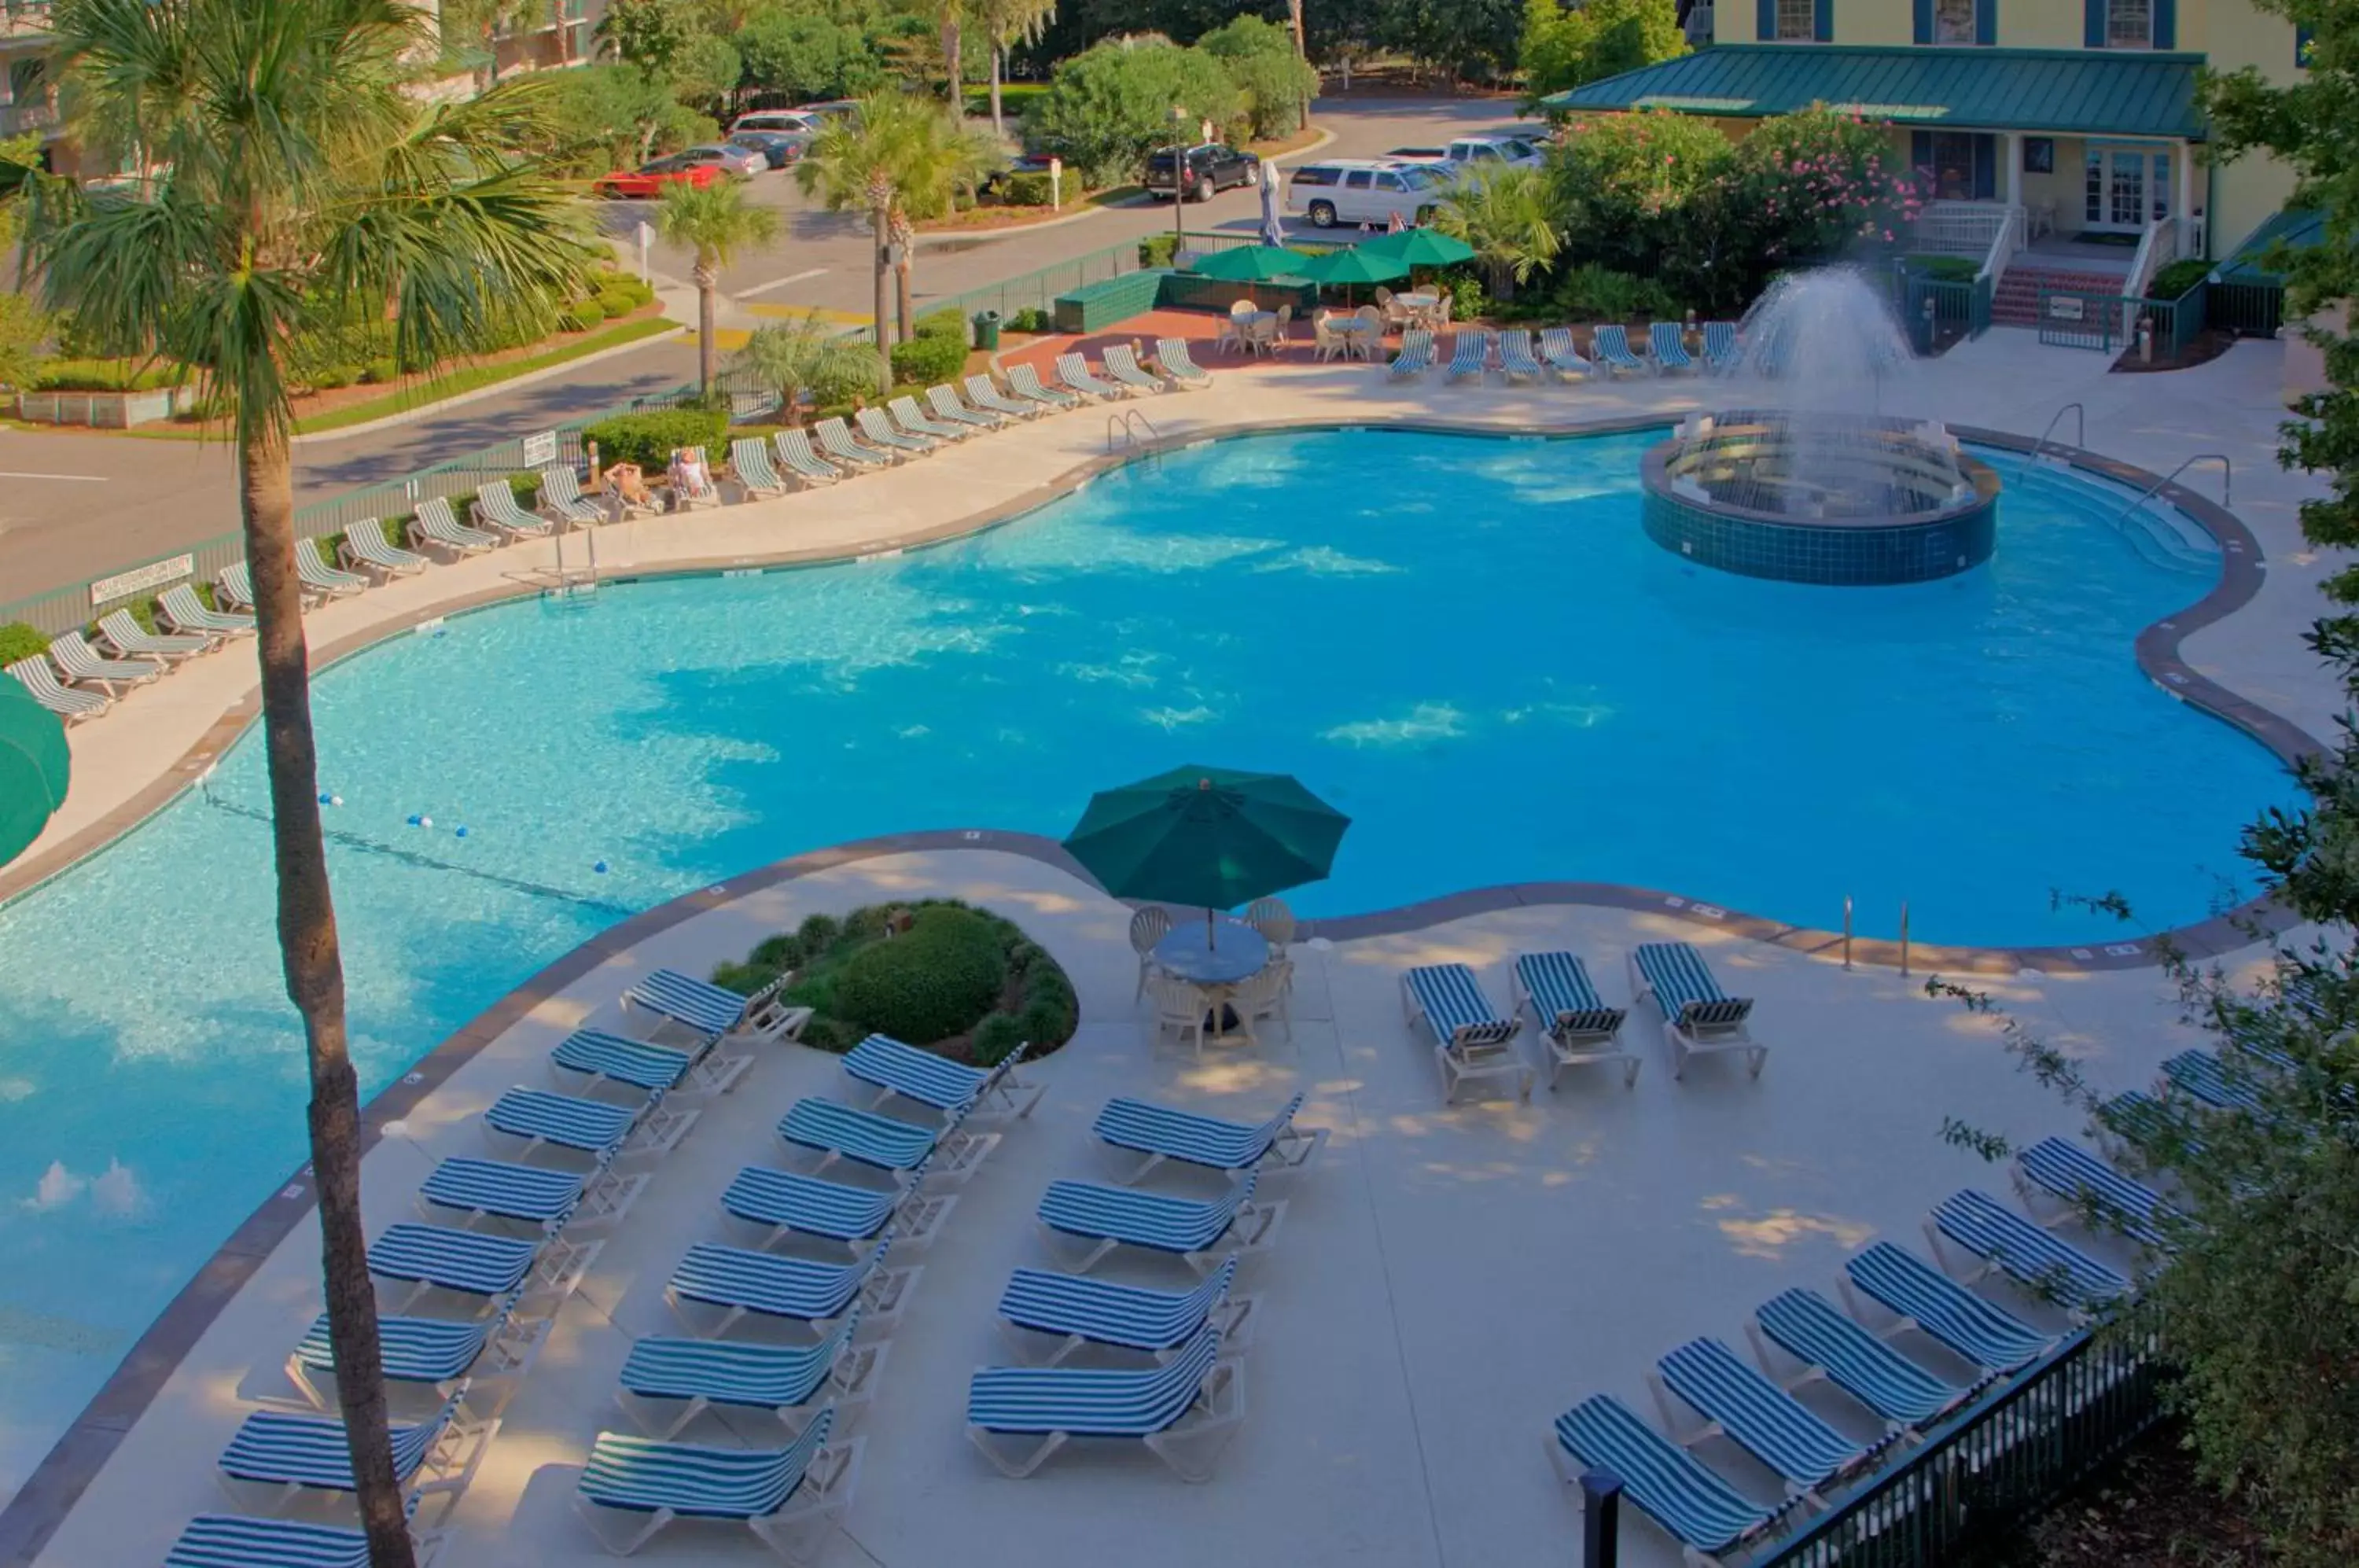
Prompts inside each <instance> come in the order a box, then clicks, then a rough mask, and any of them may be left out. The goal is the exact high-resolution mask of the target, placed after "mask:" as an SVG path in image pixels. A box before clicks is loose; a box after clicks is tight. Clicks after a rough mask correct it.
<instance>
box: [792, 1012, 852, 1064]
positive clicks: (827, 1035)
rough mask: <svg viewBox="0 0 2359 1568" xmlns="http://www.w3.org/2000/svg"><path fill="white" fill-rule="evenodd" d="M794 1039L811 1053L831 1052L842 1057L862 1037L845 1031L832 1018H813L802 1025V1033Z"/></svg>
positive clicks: (847, 1030) (850, 1031) (849, 1030)
mask: <svg viewBox="0 0 2359 1568" xmlns="http://www.w3.org/2000/svg"><path fill="white" fill-rule="evenodd" d="M796 1038H797V1039H799V1040H801V1041H802V1043H803V1044H805V1045H808V1046H810V1048H811V1049H812V1050H813V1051H833V1052H834V1053H835V1054H836V1055H838V1056H842V1055H843V1053H844V1052H845V1051H850V1050H851V1049H852V1048H853V1046H855V1045H858V1044H859V1043H860V1041H861V1040H862V1038H863V1037H862V1036H861V1034H860V1033H859V1031H858V1030H856V1029H846V1028H845V1027H844V1026H843V1025H842V1024H840V1023H838V1022H836V1020H835V1019H833V1018H819V1017H816V1016H814V1017H813V1018H811V1020H810V1022H809V1023H807V1024H805V1025H803V1032H802V1033H801V1034H800V1035H799V1036H797V1037H796Z"/></svg>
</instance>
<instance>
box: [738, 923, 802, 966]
mask: <svg viewBox="0 0 2359 1568" xmlns="http://www.w3.org/2000/svg"><path fill="white" fill-rule="evenodd" d="M745 962H746V963H748V964H760V965H761V966H762V967H763V968H765V969H768V970H772V971H774V972H776V973H777V974H780V975H784V974H786V973H787V972H788V970H791V969H797V968H799V967H801V965H802V962H803V942H802V938H800V937H799V936H797V935H796V934H795V933H794V932H792V931H780V932H778V934H777V935H776V936H766V937H764V938H763V939H762V940H761V941H759V942H756V943H755V944H754V951H753V952H752V953H749V954H747V955H746V959H745Z"/></svg>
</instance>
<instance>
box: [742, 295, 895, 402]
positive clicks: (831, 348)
mask: <svg viewBox="0 0 2359 1568" xmlns="http://www.w3.org/2000/svg"><path fill="white" fill-rule="evenodd" d="M729 364H730V367H731V368H732V369H734V370H737V371H739V372H742V373H743V374H745V376H750V377H751V378H752V379H754V380H755V381H756V382H758V383H760V384H761V385H762V386H764V387H768V388H770V389H771V390H772V391H774V392H776V393H777V395H778V400H779V405H780V407H781V408H783V409H784V410H785V416H786V421H787V423H788V424H789V425H794V424H799V423H800V422H801V420H802V403H803V399H804V398H805V397H809V398H810V400H811V401H812V402H813V403H818V404H828V403H843V402H848V401H850V400H851V399H852V398H853V397H855V396H857V395H858V394H860V393H862V392H865V391H867V390H868V389H869V388H870V387H874V386H875V385H876V351H875V349H873V348H871V347H869V346H867V345H866V344H864V343H853V342H851V341H850V340H848V339H845V338H842V337H838V336H837V335H836V333H835V330H834V329H833V328H832V327H830V326H828V325H827V324H826V323H824V322H822V321H821V320H820V319H819V316H818V314H817V312H813V313H812V314H810V315H808V316H805V317H804V318H803V319H802V320H801V321H796V322H793V323H790V324H782V325H779V326H775V327H763V328H761V329H760V330H758V331H757V332H755V333H754V334H753V335H752V336H751V337H749V338H747V339H746V340H745V347H744V348H742V349H739V350H738V351H737V352H736V354H734V355H732V356H731V358H730V361H729Z"/></svg>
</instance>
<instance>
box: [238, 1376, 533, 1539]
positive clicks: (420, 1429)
mask: <svg viewBox="0 0 2359 1568" xmlns="http://www.w3.org/2000/svg"><path fill="white" fill-rule="evenodd" d="M391 1430H392V1434H393V1470H394V1475H395V1478H396V1479H397V1480H398V1481H399V1482H400V1483H401V1488H402V1490H403V1492H404V1493H406V1494H408V1496H410V1497H425V1496H430V1495H432V1494H435V1493H443V1492H458V1491H462V1490H463V1489H464V1488H465V1486H466V1485H467V1482H468V1481H469V1480H470V1479H472V1478H473V1475H474V1473H475V1466H476V1465H480V1464H481V1463H483V1457H484V1450H485V1449H486V1448H488V1447H489V1446H490V1445H491V1440H492V1438H493V1436H494V1435H495V1433H496V1432H498V1430H499V1423H498V1422H497V1421H477V1420H475V1419H474V1418H473V1417H471V1416H469V1415H468V1414H467V1411H466V1405H465V1402H464V1400H463V1399H456V1398H454V1399H449V1400H446V1401H444V1403H443V1406H442V1408H441V1410H440V1411H438V1412H437V1413H436V1414H435V1415H434V1416H433V1417H432V1418H431V1419H429V1420H427V1421H405V1422H400V1423H397V1424H396V1425H395V1426H393V1428H392V1429H391ZM221 1478H222V1489H223V1491H225V1492H227V1493H228V1494H229V1497H230V1500H231V1501H232V1502H234V1503H235V1504H237V1505H238V1506H239V1507H241V1508H254V1509H255V1510H256V1511H257V1512H260V1513H264V1514H269V1515H277V1514H279V1513H283V1512H284V1511H286V1508H287V1506H288V1504H289V1503H290V1502H292V1501H294V1500H295V1499H296V1498H297V1497H300V1496H302V1495H303V1494H304V1493H306V1492H350V1491H352V1490H353V1459H352V1454H351V1452H350V1450H349V1449H348V1447H347V1446H346V1440H345V1436H344V1423H343V1422H342V1421H338V1420H336V1419H335V1418H334V1417H332V1416H313V1415H298V1414H296V1413H294V1412H292V1411H288V1410H256V1411H255V1412H254V1413H253V1414H251V1415H249V1416H247V1417H246V1418H245V1421H243V1422H242V1423H240V1425H239V1427H238V1429H237V1432H235V1434H234V1435H233V1436H232V1437H231V1438H230V1440H229V1446H228V1447H226V1448H224V1449H223V1450H222V1456H221Z"/></svg>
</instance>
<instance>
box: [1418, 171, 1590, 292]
mask: <svg viewBox="0 0 2359 1568" xmlns="http://www.w3.org/2000/svg"><path fill="white" fill-rule="evenodd" d="M1433 226H1434V227H1435V228H1437V229H1440V231H1441V232H1442V233H1443V234H1448V235H1449V236H1450V237H1451V238H1452V239H1457V240H1463V241H1465V242H1466V243H1467V244H1468V245H1473V247H1474V257H1475V260H1476V262H1477V263H1478V264H1479V265H1480V266H1481V267H1482V268H1483V271H1484V286H1485V287H1486V288H1488V289H1490V291H1491V293H1492V295H1493V297H1495V298H1496V299H1514V298H1515V297H1516V285H1517V284H1519V283H1526V282H1528V281H1530V279H1531V276H1532V273H1533V272H1534V271H1535V270H1536V269H1538V268H1539V267H1546V266H1548V265H1549V263H1550V262H1553V261H1554V260H1555V259H1556V258H1557V255H1558V253H1559V252H1560V251H1562V250H1563V248H1564V215H1563V213H1562V212H1560V210H1559V208H1558V205H1557V196H1556V190H1555V187H1554V186H1553V185H1552V184H1551V183H1550V181H1549V179H1548V176H1547V173H1546V171H1544V170H1542V169H1500V170H1498V171H1497V172H1496V173H1494V174H1491V175H1489V176H1487V177H1478V178H1472V179H1468V180H1465V181H1463V182H1462V183H1461V184H1460V185H1459V186H1457V187H1456V188H1455V189H1454V190H1452V191H1451V192H1450V193H1449V194H1448V195H1447V196H1444V197H1443V198H1442V199H1441V204H1440V207H1439V208H1438V209H1437V210H1436V211H1435V212H1434V218H1433Z"/></svg>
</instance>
